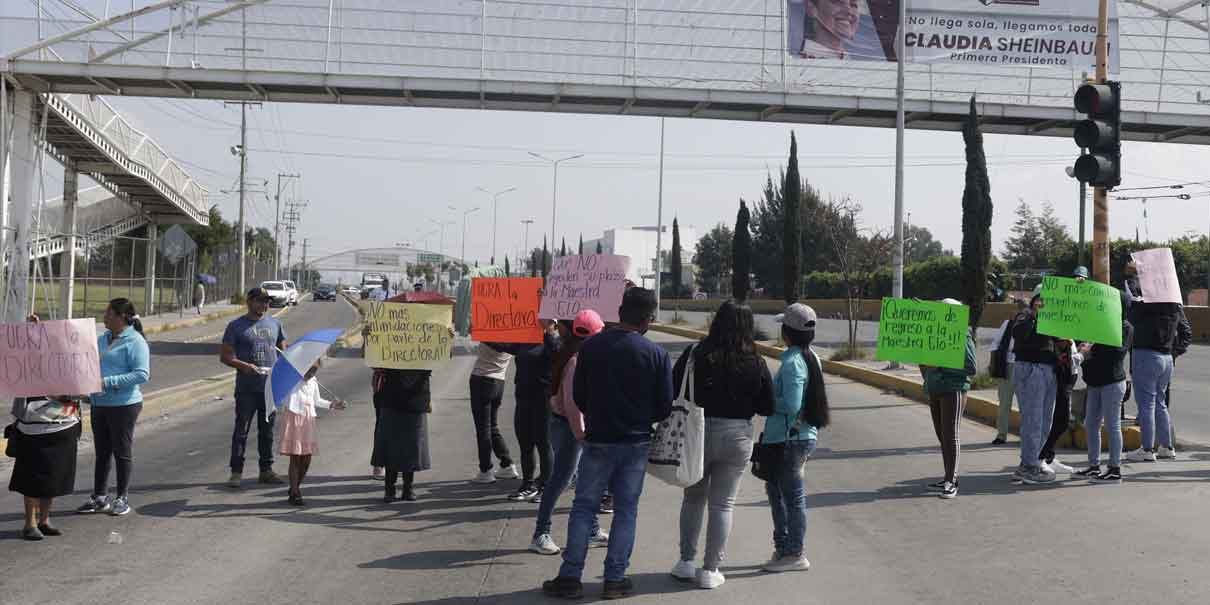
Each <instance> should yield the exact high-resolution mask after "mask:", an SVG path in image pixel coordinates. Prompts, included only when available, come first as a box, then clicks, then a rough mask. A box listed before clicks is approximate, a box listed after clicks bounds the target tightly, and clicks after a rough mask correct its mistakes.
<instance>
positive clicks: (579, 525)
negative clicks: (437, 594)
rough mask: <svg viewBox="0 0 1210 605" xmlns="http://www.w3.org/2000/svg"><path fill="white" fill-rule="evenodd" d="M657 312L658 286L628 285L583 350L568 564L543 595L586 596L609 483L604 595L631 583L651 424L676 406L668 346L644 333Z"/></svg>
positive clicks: (576, 385) (622, 592)
mask: <svg viewBox="0 0 1210 605" xmlns="http://www.w3.org/2000/svg"><path fill="white" fill-rule="evenodd" d="M655 313H656V302H655V293H654V292H652V291H651V290H647V289H644V288H631V289H629V290H627V291H626V294H625V295H624V296H623V298H622V306H621V308H620V309H619V310H618V314H619V316H620V319H621V325H619V326H618V327H616V328H613V329H611V330H607V331H605V332H602V333H600V334H598V335H596V336H593V337H592V338H590V339H588V340H587V341H585V342H584V345H583V348H581V349H580V355H579V357H578V360H577V363H576V373H575V378H574V380H573V387H572V388H573V390H572V393H573V397H574V400H575V404H576V406H577V407H579V408H580V411H582V412H583V413H584V453H583V455H582V457H581V458H580V470H579V472H580V476H579V479H578V481H577V483H576V498H575V502H574V503H573V504H572V509H571V517H570V518H569V519H568V522H567V548H566V549H565V550H564V551H563V565H562V567H560V568H559V576H558V577H557V578H555V579H553V580H550V581H547V582H545V583H544V584H543V585H542V590H543V592H545V593H546V594H549V595H552V596H558V597H563V598H580V597H581V596H582V595H583V587H582V585H581V583H580V578H581V576H582V575H583V574H584V559H585V557H586V556H587V553H588V542H589V539H590V538H591V537H592V524H593V519H594V518H595V517H596V514H597V508H598V506H599V505H600V502H601V496H602V494H603V493H604V492H605V488H607V487H610V488H612V489H613V498H614V516H613V524H612V526H611V527H610V531H609V552H608V554H607V555H606V556H605V587H604V591H603V593H602V597H604V598H606V599H614V598H621V597H625V596H627V595H629V594H630V593H631V592H632V591H633V590H634V588H633V585H632V584H631V582H630V579H628V578H627V577H626V568H627V567H628V566H629V565H630V552H631V549H632V548H633V547H634V537H635V536H634V531H635V521H636V520H637V519H638V512H639V496H640V495H641V494H642V492H643V478H644V476H645V473H646V468H647V451H648V449H649V447H650V444H651V427H652V425H653V424H655V423H658V422H660V421H662V420H663V419H665V418H667V417H668V415H669V414H671V413H672V398H673V394H672V364H671V361H670V360H669V358H668V353H667V352H666V351H664V349H663V348H662V347H660V346H659V345H657V344H655V343H654V342H651V341H650V340H648V339H647V338H646V337H644V336H643V334H644V333H646V332H647V328H648V327H649V326H650V325H651V322H652V321H655Z"/></svg>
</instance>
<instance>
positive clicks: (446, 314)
mask: <svg viewBox="0 0 1210 605" xmlns="http://www.w3.org/2000/svg"><path fill="white" fill-rule="evenodd" d="M452 313H453V310H452V307H450V306H449V305H425V304H415V303H385V302H369V303H368V304H366V325H367V327H369V329H370V333H369V335H368V336H366V343H365V344H366V365H368V366H370V367H371V368H391V369H395V370H432V369H435V368H438V367H440V366H442V365H444V364H445V362H447V361H449V358H450V350H451V349H452V348H453V345H454V337H453V336H452V335H451V334H450V326H451V322H452V320H453V315H452Z"/></svg>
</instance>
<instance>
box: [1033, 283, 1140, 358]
mask: <svg viewBox="0 0 1210 605" xmlns="http://www.w3.org/2000/svg"><path fill="white" fill-rule="evenodd" d="M1038 333H1039V334H1045V335H1047V336H1054V337H1057V338H1066V339H1069V340H1077V341H1083V342H1094V343H1097V344H1103V345H1109V346H1113V347H1120V346H1122V295H1121V292H1119V291H1118V289H1117V288H1114V287H1112V286H1107V285H1105V284H1102V283H1100V282H1095V281H1092V280H1084V281H1077V280H1075V279H1071V278H1067V277H1054V276H1051V275H1048V276H1046V277H1044V278H1042V308H1041V309H1040V310H1039V311H1038Z"/></svg>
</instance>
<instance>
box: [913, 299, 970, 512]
mask: <svg viewBox="0 0 1210 605" xmlns="http://www.w3.org/2000/svg"><path fill="white" fill-rule="evenodd" d="M942 302H945V303H947V304H951V305H958V304H962V303H960V302H958V301H956V300H954V299H952V298H947V299H945V300H944V301H942ZM975 371H976V370H975V338H974V333H973V332H972V331H971V329H970V328H967V330H966V362H965V364H964V367H963V368H962V369H954V368H939V367H933V366H925V365H922V366H920V373H921V374H923V375H924V393H925V395H927V396H928V400H929V411H930V412H932V415H933V430H934V431H936V433H937V441H939V442H940V443H941V460H942V463H943V465H944V466H945V478H943V479H942V480H941V481H938V482H937V483H932V484H930V485H929V486H928V488H929V491H935V492H939V495H940V497H941V498H944V499H946V500H948V499H951V498H956V497H957V496H958V453H959V451H960V450H961V448H962V444H961V440H960V439H959V435H958V426H959V423H960V422H962V412H963V410H964V409H965V408H966V393H967V391H970V390H971V376H974V375H975Z"/></svg>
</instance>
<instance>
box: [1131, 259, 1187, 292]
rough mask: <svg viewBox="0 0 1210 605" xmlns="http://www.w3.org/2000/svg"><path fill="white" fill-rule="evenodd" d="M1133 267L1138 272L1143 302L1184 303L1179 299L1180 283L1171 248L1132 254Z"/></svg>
mask: <svg viewBox="0 0 1210 605" xmlns="http://www.w3.org/2000/svg"><path fill="white" fill-rule="evenodd" d="M1130 258H1132V259H1134V265H1135V267H1137V268H1138V270H1139V289H1140V290H1142V291H1143V302H1149V303H1177V304H1182V303H1184V302H1185V301H1184V299H1182V298H1181V283H1180V281H1179V280H1178V279H1177V276H1176V261H1175V260H1173V258H1172V249H1171V248H1155V249H1153V250H1140V251H1138V252H1135V253H1132V254H1131V255H1130Z"/></svg>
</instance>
